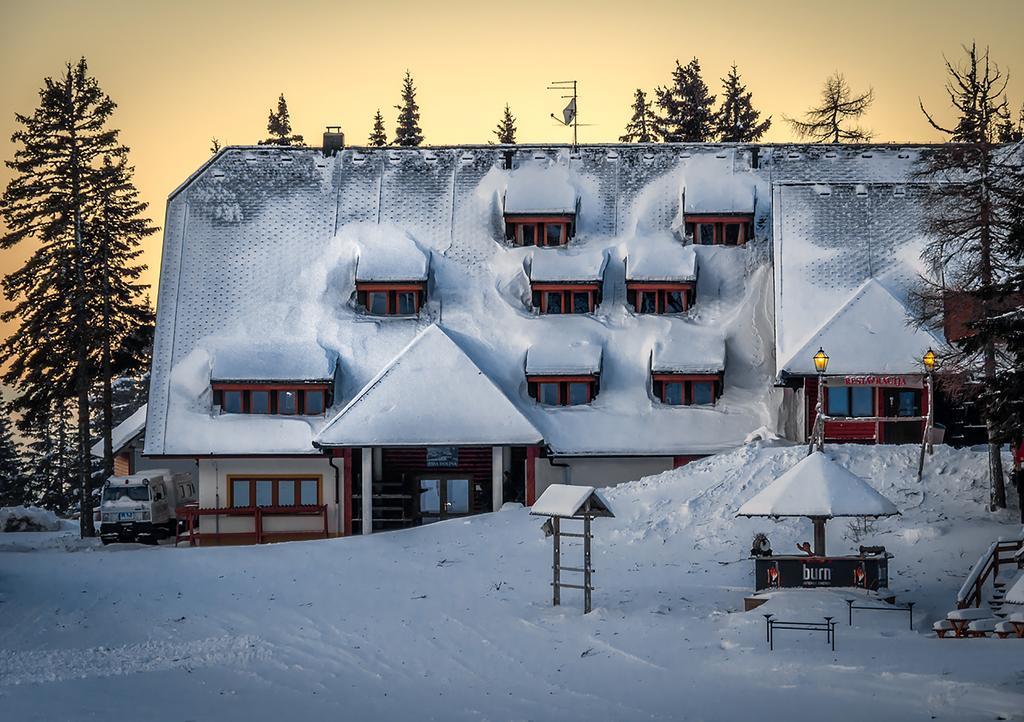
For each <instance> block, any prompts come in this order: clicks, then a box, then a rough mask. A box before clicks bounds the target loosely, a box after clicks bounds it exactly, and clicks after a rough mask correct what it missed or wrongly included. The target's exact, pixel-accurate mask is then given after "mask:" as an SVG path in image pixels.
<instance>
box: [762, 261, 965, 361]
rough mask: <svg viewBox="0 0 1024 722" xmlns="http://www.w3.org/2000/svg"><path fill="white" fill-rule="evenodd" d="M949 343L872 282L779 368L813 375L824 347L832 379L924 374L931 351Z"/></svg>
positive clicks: (884, 289)
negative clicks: (924, 363) (915, 320)
mask: <svg viewBox="0 0 1024 722" xmlns="http://www.w3.org/2000/svg"><path fill="white" fill-rule="evenodd" d="M944 345H945V344H944V343H943V341H942V340H941V339H940V338H938V337H937V336H935V335H934V334H932V333H931V332H930V331H928V330H927V329H923V328H920V327H918V326H916V325H915V324H914V323H913V322H912V320H911V318H910V314H909V313H908V311H907V308H906V306H904V305H903V303H902V302H900V300H899V299H897V298H896V297H895V296H894V295H893V294H892V293H891V292H890V291H889V290H888V289H887V288H886V287H885V286H884V285H882V284H881V283H880V282H879V281H878V280H876V279H874V278H869V279H868V280H867V281H865V282H864V283H863V284H862V285H861V287H860V288H858V289H857V290H856V291H855V292H854V293H853V295H852V296H850V298H849V299H848V300H847V301H846V303H844V304H843V305H842V306H841V307H840V308H839V310H838V311H836V312H835V314H833V315H832V317H831V318H829V319H828V320H826V321H825V323H824V324H823V325H822V326H821V328H819V329H818V330H817V331H816V332H815V333H814V334H813V335H812V336H811V337H810V338H809V339H808V340H807V341H806V342H805V343H804V345H803V346H801V347H800V348H799V349H798V350H797V351H796V352H795V353H794V354H793V355H792V356H791V357H790V358H788V359H785V360H784V361H783V362H782V363H780V364H779V369H780V372H781V373H784V374H788V375H792V376H803V375H813V374H815V373H816V371H815V369H814V354H815V353H816V352H817V351H818V349H819V348H821V349H824V350H825V353H827V354H828V356H829V362H828V373H829V375H833V374H920V373H923V372H924V369H923V366H922V363H921V358H922V357H923V356H924V354H925V352H926V351H927V350H928V349H929V348H932V349H935V350H936V351H938V350H940V349H941V348H943V346H944Z"/></svg>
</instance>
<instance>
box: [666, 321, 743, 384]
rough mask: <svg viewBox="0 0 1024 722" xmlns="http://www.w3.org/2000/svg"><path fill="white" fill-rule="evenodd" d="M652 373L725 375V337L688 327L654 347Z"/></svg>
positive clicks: (709, 331) (698, 328)
mask: <svg viewBox="0 0 1024 722" xmlns="http://www.w3.org/2000/svg"><path fill="white" fill-rule="evenodd" d="M651 371H652V372H653V373H656V374H720V373H722V372H724V371H725V337H724V336H722V334H721V333H720V332H718V331H715V330H711V329H706V328H701V327H697V326H694V327H687V328H686V329H685V331H683V332H681V333H680V332H677V333H674V334H673V335H671V336H669V337H667V338H665V339H662V340H660V341H658V342H657V343H656V344H654V349H653V350H652V351H651Z"/></svg>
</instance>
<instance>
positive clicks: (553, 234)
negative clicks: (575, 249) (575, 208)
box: [505, 216, 575, 246]
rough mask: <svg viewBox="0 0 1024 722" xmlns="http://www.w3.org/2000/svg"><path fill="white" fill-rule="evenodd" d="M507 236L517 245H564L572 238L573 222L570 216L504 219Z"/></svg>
mask: <svg viewBox="0 0 1024 722" xmlns="http://www.w3.org/2000/svg"><path fill="white" fill-rule="evenodd" d="M505 227H506V229H507V237H508V239H509V240H510V241H513V242H514V243H515V244H516V245H517V246H564V245H565V244H566V243H568V242H569V239H570V238H572V235H573V231H574V228H575V223H574V222H573V219H572V217H571V216H552V217H550V218H545V217H535V218H528V217H522V216H517V217H514V218H507V217H506V219H505Z"/></svg>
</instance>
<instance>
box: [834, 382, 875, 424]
mask: <svg viewBox="0 0 1024 722" xmlns="http://www.w3.org/2000/svg"><path fill="white" fill-rule="evenodd" d="M825 414H826V415H827V416H836V417H845V418H857V417H860V418H863V417H866V416H874V415H875V389H874V387H872V386H829V387H828V388H827V389H825Z"/></svg>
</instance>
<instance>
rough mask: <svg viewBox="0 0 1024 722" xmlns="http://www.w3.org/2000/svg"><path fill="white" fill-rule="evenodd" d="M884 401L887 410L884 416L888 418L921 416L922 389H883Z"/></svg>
mask: <svg viewBox="0 0 1024 722" xmlns="http://www.w3.org/2000/svg"><path fill="white" fill-rule="evenodd" d="M882 399H883V402H884V406H883V408H884V409H885V412H884V415H885V416H888V417H897V416H921V415H922V414H921V390H920V389H883V391H882Z"/></svg>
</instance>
